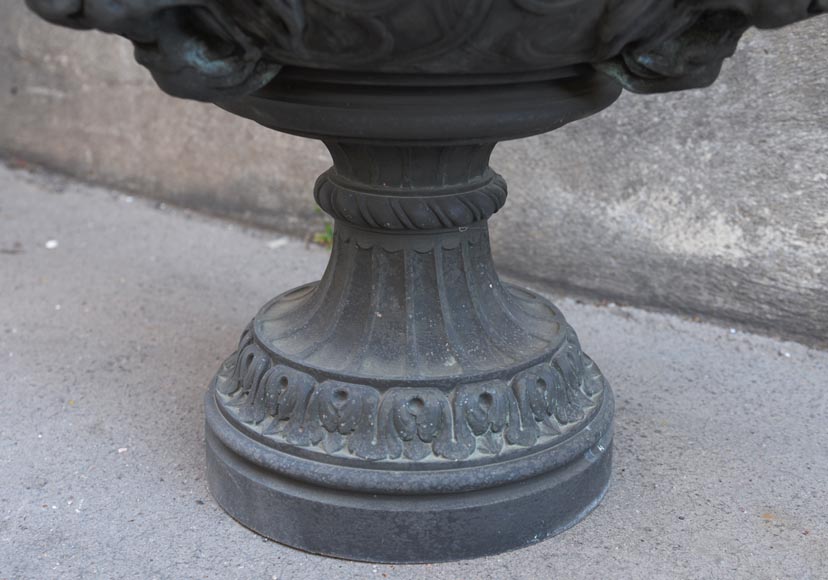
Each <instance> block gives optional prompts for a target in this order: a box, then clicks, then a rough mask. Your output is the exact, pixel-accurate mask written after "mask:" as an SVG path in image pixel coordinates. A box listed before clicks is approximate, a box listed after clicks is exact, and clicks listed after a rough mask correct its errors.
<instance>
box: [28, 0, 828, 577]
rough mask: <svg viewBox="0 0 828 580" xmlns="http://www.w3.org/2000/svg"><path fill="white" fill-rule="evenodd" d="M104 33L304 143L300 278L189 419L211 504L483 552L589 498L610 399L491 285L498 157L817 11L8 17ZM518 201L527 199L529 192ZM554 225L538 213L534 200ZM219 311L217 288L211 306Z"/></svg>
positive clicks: (208, 8)
mask: <svg viewBox="0 0 828 580" xmlns="http://www.w3.org/2000/svg"><path fill="white" fill-rule="evenodd" d="M29 4H30V6H31V7H32V8H33V9H34V10H35V11H37V12H38V13H40V14H41V15H42V16H44V17H45V18H47V19H48V20H51V21H54V22H57V23H60V24H64V25H69V26H74V27H79V28H87V27H94V28H98V29H101V30H104V31H108V32H113V33H117V34H121V35H123V36H126V37H128V38H129V39H131V40H132V41H133V42H134V43H135V47H136V57H137V59H138V61H139V62H141V63H142V64H144V65H145V66H147V67H148V68H149V69H150V71H151V72H152V74H153V75H154V77H155V79H156V80H157V82H158V84H159V85H160V86H161V87H162V88H163V89H164V90H166V91H168V92H169V93H171V94H173V95H177V96H181V97H186V98H192V99H199V100H205V101H210V102H214V103H216V104H217V105H219V106H220V107H222V108H224V109H226V110H228V111H230V112H232V113H235V114H237V115H241V116H243V117H247V118H250V119H253V120H255V121H257V122H259V123H261V124H263V125H265V126H267V127H270V128H272V129H275V130H279V131H285V132H288V133H293V134H296V135H301V136H305V137H310V138H314V139H320V140H322V141H323V142H324V143H325V145H326V146H327V148H328V150H329V151H330V153H331V156H332V157H333V162H334V165H333V167H332V168H331V169H330V170H329V171H327V172H326V173H324V174H323V175H322V176H321V177H320V178H319V179H318V180H317V182H316V186H315V189H314V195H315V198H316V201H317V203H318V204H319V206H320V207H322V209H323V210H325V211H326V212H327V213H328V214H330V215H331V216H333V217H334V218H335V220H336V231H335V240H334V245H333V250H332V253H331V259H330V263H329V265H328V268H327V271H326V272H325V274H324V276H323V277H322V279H321V280H320V281H319V282H318V283H315V284H310V285H307V286H303V287H300V288H296V289H293V290H289V291H288V292H286V293H284V294H282V295H281V296H278V297H277V298H275V299H273V300H272V301H271V302H269V303H268V304H266V305H265V306H264V307H263V308H262V309H261V310H260V311H259V313H258V314H257V315H256V316H255V317H254V318H253V320H252V322H251V323H250V325H249V326H248V327H247V329H246V330H244V332H243V334H242V337H241V341H240V343H239V346H238V350H237V351H236V352H235V353H234V354H233V355H232V356H231V357H230V358H228V359H227V361H226V362H225V363H224V365H223V366H222V368H221V369H220V370H219V372H218V374H217V376H216V378H215V380H214V381H213V383H212V384H211V385H210V389H209V391H208V393H207V398H206V421H207V423H206V424H207V427H206V438H207V460H208V475H209V484H210V489H211V490H212V492H213V494H214V496H215V498H216V500H217V501H218V502H219V503H220V504H221V506H222V507H223V508H224V509H225V510H227V511H228V512H229V513H230V514H231V515H232V516H233V517H234V518H236V519H237V520H239V521H240V522H241V523H243V524H244V525H246V526H248V527H250V528H252V529H253V530H255V531H257V532H259V533H260V534H263V535H265V536H267V537H269V538H273V539H275V540H277V541H280V542H284V543H286V544H289V545H291V546H296V547H299V548H302V549H305V550H309V551H312V552H317V553H321V554H328V555H334V556H341V557H345V558H353V559H360V560H371V561H382V562H428V561H441V560H452V559H459V558H468V557H474V556H482V555H486V554H493V553H497V552H500V551H503V550H508V549H511V548H517V547H520V546H524V545H527V544H530V543H533V542H537V541H540V540H542V539H543V538H546V537H548V536H550V535H553V534H556V533H558V532H560V531H562V530H565V529H566V528H568V527H570V526H572V525H573V524H575V523H576V522H578V521H579V520H580V519H581V518H583V517H584V516H585V515H586V514H588V513H589V511H590V510H592V509H593V508H594V507H595V506H596V505H597V504H598V502H600V501H601V499H602V497H603V495H604V493H605V492H606V490H607V486H608V482H609V479H610V471H611V470H610V465H611V456H612V437H613V430H612V424H613V423H612V422H613V396H612V391H611V390H610V387H609V385H608V384H607V382H606V381H605V379H604V377H603V376H602V375H601V372H600V371H599V370H598V367H597V366H596V364H595V363H594V362H593V361H592V359H590V358H589V357H588V356H587V355H586V354H585V353H584V352H583V351H582V350H581V346H580V344H579V342H578V339H577V337H576V335H575V332H574V330H573V329H572V327H570V326H569V325H568V324H567V322H566V320H565V319H564V317H563V316H562V315H561V313H560V311H558V310H557V309H556V308H555V306H553V305H552V304H551V303H550V302H549V301H548V300H546V299H545V298H543V297H542V296H539V295H538V294H535V293H533V292H530V291H528V290H525V289H523V288H519V287H516V286H512V285H509V284H506V283H504V282H502V281H501V280H500V279H499V278H498V276H497V273H496V272H495V269H494V266H493V264H492V258H491V252H490V248H489V236H488V230H487V220H488V219H489V218H490V217H491V216H492V215H493V214H494V213H495V212H497V211H498V210H499V209H500V208H501V207H502V206H503V204H504V203H505V201H506V182H505V181H504V179H503V178H502V177H501V176H500V175H498V174H497V173H495V172H494V171H493V170H492V169H491V168H490V167H489V156H490V154H491V152H492V149H493V148H494V147H495V145H496V144H497V143H498V142H499V141H502V140H505V139H516V138H520V137H525V136H529V135H535V134H539V133H544V132H547V131H551V130H554V129H556V128H558V127H560V126H562V125H564V124H566V123H569V122H571V121H574V120H576V119H579V118H583V117H585V116H588V115H591V114H593V113H595V112H597V111H600V110H601V109H603V108H605V107H607V106H609V105H610V104H611V103H612V102H613V101H615V99H616V98H617V97H618V96H619V94H620V92H621V90H622V87H626V88H628V89H630V90H633V91H637V92H656V91H667V90H677V89H684V88H693V87H701V86H705V85H707V84H709V83H711V82H713V80H714V79H715V78H716V76H717V75H718V73H719V70H720V68H721V64H722V61H723V60H724V59H725V58H726V57H728V56H730V55H731V54H732V52H733V50H734V49H735V47H736V43H737V42H738V40H739V37H740V36H741V34H742V33H743V32H744V31H745V30H746V29H747V28H748V27H750V26H752V25H755V26H759V27H774V26H782V25H785V24H789V23H792V22H794V21H797V20H801V19H805V18H807V17H810V16H812V15H815V14H818V13H821V12H823V11H824V10H825V9H826V8H828V0H350V1H349V0H226V1H221V2H219V1H215V0H121V1H119V2H112V1H111V0H29ZM539 193H540V192H539ZM550 203H554V200H550ZM228 290H229V291H232V286H229V287H228Z"/></svg>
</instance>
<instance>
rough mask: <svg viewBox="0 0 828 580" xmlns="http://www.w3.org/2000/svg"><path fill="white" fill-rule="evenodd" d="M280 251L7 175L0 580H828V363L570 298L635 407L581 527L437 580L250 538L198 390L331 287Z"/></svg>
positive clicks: (199, 222) (0, 216) (232, 232)
mask: <svg viewBox="0 0 828 580" xmlns="http://www.w3.org/2000/svg"><path fill="white" fill-rule="evenodd" d="M274 237H277V236H274V235H272V234H269V233H264V232H256V231H250V230H244V229H242V228H240V227H238V226H232V225H228V224H226V223H224V222H220V221H214V220H209V219H206V218H203V217H199V216H191V215H188V214H187V213H184V212H180V211H172V210H169V209H165V208H157V207H155V206H154V205H152V204H150V203H147V202H143V201H140V200H132V199H131V198H126V197H123V196H118V195H115V194H111V193H109V192H106V191H103V190H100V189H89V188H86V187H83V186H79V185H75V184H72V183H67V182H64V181H63V180H61V179H57V178H51V177H48V176H32V175H29V174H27V173H24V172H19V171H18V172H11V171H9V170H7V169H5V168H2V167H0V394H1V395H2V396H0V579H44V578H61V579H71V578H107V579H110V578H141V579H151V578H169V579H176V580H177V579H184V578H222V579H232V578H244V579H272V578H280V579H285V580H287V579H291V578H325V579H333V578H398V579H403V578H411V579H413V578H424V577H429V578H435V579H441V578H445V579H455V578H462V579H478V578H526V579H536V578H567V579H577V578H601V579H612V578H665V579H667V578H671V579H672V578H694V579H695V578H722V579H736V578H745V579H751V580H754V579H765V578H767V579H771V578H812V579H818V578H820V579H821V578H826V576H828V453H826V451H825V447H824V443H825V441H826V440H828V353H826V352H821V351H817V350H809V349H807V348H805V347H802V346H799V345H796V344H791V343H783V342H778V341H775V340H772V339H769V338H764V337H757V336H750V335H746V334H742V333H740V332H731V331H730V330H729V329H727V328H723V327H720V326H715V325H707V324H700V323H696V322H691V321H687V320H683V319H681V318H677V317H670V316H665V315H657V314H652V313H646V312H642V311H638V310H633V309H626V308H616V307H606V306H605V307H598V306H595V305H587V304H578V303H576V302H575V301H573V300H570V299H565V298H564V299H559V300H558V304H559V305H560V306H561V308H562V309H563V310H564V312H565V313H566V314H567V315H568V317H569V319H570V320H571V321H572V322H573V323H574V325H575V327H576V329H578V331H579V333H580V336H581V339H582V343H583V344H584V347H585V349H586V350H587V351H588V352H589V353H590V354H591V355H592V356H593V357H594V358H595V359H596V360H597V361H598V363H599V364H600V365H601V367H602V369H603V370H604V372H605V374H606V376H607V377H609V379H610V380H611V382H612V384H613V386H614V388H615V392H616V395H617V400H618V413H617V434H616V462H615V467H614V481H613V484H612V488H611V490H610V493H609V494H608V496H607V498H606V499H605V501H604V503H603V504H602V505H601V506H600V507H599V508H598V509H597V510H596V511H595V512H594V514H593V515H592V516H591V517H589V518H588V519H587V520H586V521H584V522H583V523H582V524H580V525H578V526H576V527H575V528H574V529H572V530H571V531H569V532H567V533H566V534H564V535H562V536H559V537H556V538H552V539H550V540H547V541H545V542H542V543H540V544H537V545H535V546H532V547H530V548H527V549H524V550H520V551H517V552H511V553H508V554H504V555H501V556H497V557H492V558H487V559H481V560H474V561H468V562H459V563H454V564H443V565H432V566H374V565H371V564H354V563H349V562H344V561H341V560H333V559H328V558H321V557H317V556H312V555H309V554H305V553H302V552H298V551H295V550H292V549H289V548H285V547H283V546H280V545H278V544H275V543H272V542H267V541H265V540H263V539H262V538H260V537H258V536H256V535H254V534H253V533H252V532H249V531H248V530H246V529H244V528H243V527H241V526H240V525H238V524H236V523H235V522H234V521H232V520H231V519H230V518H228V517H227V516H225V515H224V513H222V511H221V510H220V509H219V507H218V506H217V505H216V504H215V503H214V502H213V501H212V499H211V497H210V495H209V493H208V491H207V488H206V485H205V481H204V441H203V426H202V421H203V415H202V393H203V391H204V389H205V387H206V385H207V382H208V380H209V379H210V377H211V375H212V374H213V372H214V371H215V370H216V369H217V367H218V365H219V363H220V361H221V359H222V358H224V356H226V355H227V354H229V353H230V352H231V351H232V350H233V347H234V344H235V342H236V339H237V336H238V334H239V332H240V330H241V329H242V327H243V325H244V324H246V322H247V321H248V319H249V318H250V317H251V316H252V315H253V314H254V312H255V310H256V309H257V308H258V306H259V305H260V304H261V303H263V302H264V301H265V300H266V299H268V298H270V297H271V296H273V295H275V294H276V293H278V292H282V291H284V290H286V289H288V288H290V287H292V286H295V285H298V284H300V283H304V282H307V281H310V280H311V279H314V278H317V277H318V276H319V275H320V274H321V271H322V268H323V266H324V264H325V261H326V258H327V252H326V251H325V250H323V249H319V248H306V247H305V246H304V245H303V244H301V243H300V242H296V241H293V240H287V239H284V240H282V239H279V240H274ZM50 241H51V242H52V243H49V242H50ZM55 242H56V243H57V245H56V247H53V246H55ZM47 246H48V247H47ZM49 248H51V249H49Z"/></svg>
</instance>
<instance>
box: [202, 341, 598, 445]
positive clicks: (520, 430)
mask: <svg viewBox="0 0 828 580" xmlns="http://www.w3.org/2000/svg"><path fill="white" fill-rule="evenodd" d="M215 386H216V391H217V393H218V402H219V405H220V406H221V408H222V410H223V411H224V413H225V415H226V416H227V417H228V418H230V419H231V420H235V421H237V422H239V423H241V424H243V425H245V426H246V427H247V428H249V429H252V430H253V431H255V432H256V433H257V434H258V435H260V436H262V437H263V438H264V439H265V440H267V441H269V442H272V443H277V444H278V443H284V444H288V445H291V446H297V447H303V448H313V449H314V450H316V451H318V452H322V453H327V454H336V455H344V456H348V455H352V456H356V457H358V458H360V459H366V460H374V461H376V460H396V459H401V458H403V459H405V460H410V461H421V460H429V461H437V460H441V459H443V460H446V459H447V460H461V459H467V458H469V457H471V456H472V455H474V454H475V453H478V454H481V455H496V454H507V453H509V452H510V451H516V450H520V449H525V448H527V447H532V446H535V445H538V446H541V445H546V444H549V443H554V442H556V441H558V440H562V439H564V438H565V437H566V435H567V434H568V433H571V432H577V431H578V430H580V429H581V428H582V427H583V426H584V425H585V424H586V423H588V422H589V420H590V419H591V418H592V417H593V416H594V415H595V414H596V413H597V412H598V409H599V408H600V406H601V403H602V401H603V394H604V391H605V380H604V378H603V376H602V375H601V373H600V371H599V370H598V368H597V366H596V365H595V363H594V362H592V360H591V359H590V358H589V357H588V356H586V355H585V354H583V353H582V352H581V348H580V345H579V344H578V339H577V337H576V336H575V333H574V332H573V331H572V330H571V329H568V331H567V333H566V336H565V339H564V341H563V343H562V345H561V347H560V348H559V349H558V350H557V351H556V352H555V353H554V354H553V355H552V356H551V357H550V359H549V360H548V361H546V362H544V363H541V364H538V365H535V366H532V367H530V368H528V369H526V370H523V371H521V372H519V373H517V374H516V375H515V376H514V377H512V378H510V379H503V380H500V379H498V380H489V381H485V382H480V383H473V384H463V385H459V386H456V387H454V388H451V389H445V388H439V387H438V386H437V385H435V386H424V387H413V386H405V387H402V388H389V389H379V388H374V387H371V386H368V385H361V384H354V383H347V382H342V381H338V380H331V379H323V380H322V381H321V382H319V381H317V380H316V379H315V378H314V377H312V376H311V375H309V374H307V373H304V372H301V371H298V370H296V369H294V368H291V367H290V366H287V365H286V364H282V363H280V362H279V361H277V360H274V358H273V357H272V356H271V355H270V354H269V353H268V352H267V350H266V349H265V348H263V347H262V346H261V345H260V344H259V343H258V341H257V340H256V339H255V338H254V336H253V331H252V329H251V328H248V329H247V330H246V331H245V332H244V334H243V335H242V338H241V341H240V344H239V348H238V350H237V352H236V353H235V354H234V355H233V356H231V357H230V358H229V359H228V360H227V361H226V362H225V364H224V366H223V367H222V369H221V371H220V372H219V374H218V376H217V378H216V385H215Z"/></svg>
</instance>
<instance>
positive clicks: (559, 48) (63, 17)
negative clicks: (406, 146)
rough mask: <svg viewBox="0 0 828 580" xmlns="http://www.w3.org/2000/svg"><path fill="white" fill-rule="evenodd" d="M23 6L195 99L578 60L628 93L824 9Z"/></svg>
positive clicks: (474, 2)
mask: <svg viewBox="0 0 828 580" xmlns="http://www.w3.org/2000/svg"><path fill="white" fill-rule="evenodd" d="M26 1H27V3H28V4H29V6H30V7H31V8H32V9H33V10H34V11H36V12H38V13H39V14H40V15H41V16H43V17H44V18H45V19H47V20H49V21H52V22H55V23H58V24H62V25H65V26H71V27H75V28H97V29H99V30H102V31H105V32H110V33H115V34H119V35H121V36H124V37H126V38H128V39H130V40H131V41H132V42H133V43H134V45H135V55H136V58H137V60H138V61H139V62H140V63H141V64H143V65H144V66H146V67H147V68H148V69H149V70H150V71H151V72H152V74H153V76H154V77H155V79H156V81H157V82H158V84H159V85H160V86H161V88H162V89H164V90H165V91H167V92H168V93H170V94H173V95H176V96H179V97H185V98H191V99H198V100H207V101H217V100H221V99H222V98H225V97H228V96H240V95H245V94H249V93H251V92H254V91H256V90H257V89H259V88H261V87H263V86H264V85H265V84H267V83H268V82H269V81H270V80H272V79H273V78H274V77H275V75H276V74H278V72H279V70H280V69H281V67H282V66H283V65H297V66H306V67H312V68H327V69H334V70H362V71H368V70H370V71H371V72H397V73H415V74H420V73H426V74H428V73H433V74H446V73H462V72H469V71H472V70H473V71H481V72H487V73H494V72H521V71H523V72H526V71H532V70H549V69H553V68H558V67H566V66H572V65H582V64H589V65H592V66H594V67H596V68H597V69H598V70H601V71H603V72H605V73H606V74H609V75H610V76H612V77H613V78H615V79H616V80H618V81H619V82H620V83H621V84H622V85H623V86H624V87H625V88H627V89H629V90H632V91H635V92H643V93H650V92H663V91H673V90H680V89H688V88H697V87H703V86H707V85H709V84H710V83H712V82H713V81H714V80H715V79H716V77H717V76H718V74H719V72H720V70H721V66H722V62H723V61H724V60H725V59H726V58H728V57H730V56H731V55H732V54H733V52H734V51H735V49H736V45H737V43H738V41H739V39H740V38H741V36H742V34H743V33H744V32H745V31H746V30H747V29H748V28H750V27H751V26H756V27H760V28H775V27H780V26H784V25H787V24H791V23H793V22H797V21H800V20H804V19H806V18H809V17H811V16H815V15H817V14H822V13H824V12H826V11H828V0H417V1H412V0H360V1H346V0H225V1H218V0H117V1H113V0H26ZM574 13H577V14H578V18H572V15H573V14H574Z"/></svg>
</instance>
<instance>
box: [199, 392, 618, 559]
mask: <svg viewBox="0 0 828 580" xmlns="http://www.w3.org/2000/svg"><path fill="white" fill-rule="evenodd" d="M206 402H207V474H208V482H209V486H210V491H211V492H212V494H213V496H214V497H215V498H216V500H217V501H218V502H219V504H220V505H221V506H222V508H224V509H225V510H226V511H227V512H228V513H229V514H230V515H231V516H233V517H234V518H235V519H236V520H238V521H239V522H240V523H241V524H243V525H245V526H247V527H248V528H250V529H252V530H253V531H255V532H258V533H259V534H262V535H263V536H266V537H268V538H270V539H272V540H275V541H277V542H280V543H283V544H287V545H288V546H292V547H294V548H299V549H301V550H306V551H308V552H313V553H317V554H323V555H327V556H336V557H341V558H346V559H350V560H362V561H369V562H382V563H424V562H441V561H451V560H460V559H466V558H475V557H480V556H487V555H492V554H497V553H500V552H504V551H507V550H512V549H516V548H520V547H523V546H527V545H529V544H533V543H536V542H539V541H541V540H543V539H544V538H547V537H549V536H553V535H555V534H558V533H560V532H562V531H564V530H566V529H567V528H569V527H571V526H573V525H574V524H576V523H578V522H579V521H580V520H581V519H583V518H584V517H585V516H586V515H587V514H588V513H589V512H590V511H592V510H593V509H594V508H595V507H596V506H597V505H598V504H599V503H600V501H601V499H602V498H603V496H604V494H605V493H606V490H607V487H608V484H609V479H610V466H611V458H612V432H611V430H610V431H607V433H606V434H605V435H604V437H602V439H601V440H600V441H599V442H598V443H597V444H595V445H594V446H593V447H592V448H590V449H588V450H586V452H584V453H582V454H580V455H579V456H577V457H575V458H574V459H573V460H572V461H570V462H569V463H566V464H565V465H562V466H560V467H558V468H557V469H554V470H552V471H549V472H546V473H543V474H541V475H538V476H536V477H533V478H531V479H524V480H521V481H517V482H514V483H510V484H505V485H500V486H497V487H493V488H488V489H480V490H476V491H467V492H463V493H442V494H441V493H428V494H393V495H383V494H376V493H360V492H357V491H353V490H342V489H331V488H327V487H323V486H322V485H317V484H313V483H310V482H307V481H300V480H297V479H292V478H288V477H284V476H283V475H281V474H280V473H279V472H277V471H272V470H270V469H266V468H263V466H262V464H265V465H267V464H269V462H268V461H267V459H266V458H267V456H268V455H271V454H274V453H277V454H278V453H279V452H278V451H274V450H273V449H270V448H268V447H266V446H264V445H262V444H261V443H259V442H257V441H254V440H252V439H248V440H246V441H243V442H241V441H239V440H238V437H239V436H241V435H240V434H239V433H238V432H237V431H236V430H235V427H234V426H233V425H231V424H230V423H228V422H227V421H226V419H225V418H224V417H223V415H222V414H221V412H220V411H219V409H218V407H217V405H216V400H215V393H214V392H210V393H208V395H207V401H206ZM227 442H230V445H232V446H234V447H235V446H236V445H237V444H239V443H242V444H243V445H244V447H245V449H244V452H245V455H246V457H254V458H256V463H254V462H252V461H250V460H248V459H246V458H245V457H243V456H242V455H240V454H239V453H237V452H236V451H234V450H233V449H232V448H231V447H230V446H228V445H227V444H226V443H227ZM542 454H543V453H539V455H542ZM280 459H287V458H286V457H282V458H280ZM532 460H533V458H532V456H524V457H522V458H521V459H520V460H519V461H521V462H524V463H525V462H531V461H532ZM348 469H349V468H348V467H342V470H343V471H345V470H348ZM457 469H458V470H464V471H468V470H469V468H468V467H466V468H464V467H463V465H462V462H460V465H458V466H457ZM387 475H391V474H390V473H388V474H387ZM393 475H396V476H398V477H400V478H405V477H406V476H407V475H409V474H408V473H406V472H405V471H402V470H401V471H398V472H396V473H395V474H393Z"/></svg>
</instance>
